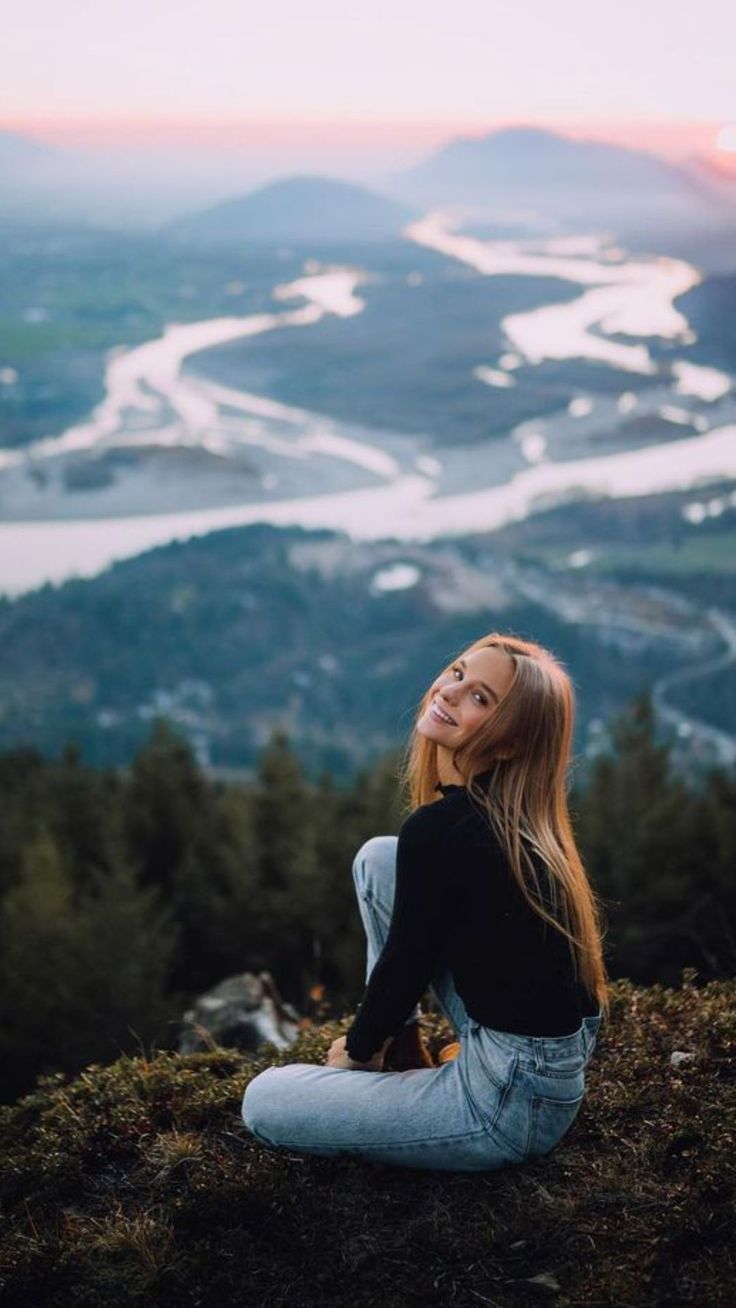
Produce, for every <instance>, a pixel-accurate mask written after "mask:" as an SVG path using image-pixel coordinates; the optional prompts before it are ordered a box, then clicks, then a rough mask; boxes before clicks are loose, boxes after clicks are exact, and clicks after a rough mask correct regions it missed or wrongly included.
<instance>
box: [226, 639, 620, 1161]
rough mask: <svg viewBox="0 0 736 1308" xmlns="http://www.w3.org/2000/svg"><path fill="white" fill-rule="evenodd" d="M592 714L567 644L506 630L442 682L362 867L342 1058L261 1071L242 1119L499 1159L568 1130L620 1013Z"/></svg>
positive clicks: (334, 1050) (269, 1130) (329, 1138)
mask: <svg viewBox="0 0 736 1308" xmlns="http://www.w3.org/2000/svg"><path fill="white" fill-rule="evenodd" d="M574 711H575V700H574V693H573V688H572V684H571V682H570V679H569V677H568V675H567V673H566V672H565V671H564V669H563V667H562V666H561V665H560V663H559V662H558V661H557V660H556V659H555V658H554V657H553V656H552V655H551V654H550V653H549V651H548V650H546V649H544V648H543V647H541V646H540V645H537V644H535V643H534V642H532V641H526V640H521V639H519V638H517V637H515V636H505V635H501V634H499V633H496V632H492V633H491V634H490V635H488V636H484V637H482V638H481V639H480V640H477V641H475V642H474V643H473V644H472V645H470V647H469V648H468V649H466V650H465V652H464V654H462V655H460V656H459V657H458V658H456V659H455V660H453V662H452V663H450V664H449V665H448V666H447V667H446V668H445V669H444V670H443V671H442V672H441V673H440V675H439V677H438V678H437V679H436V681H435V682H434V684H433V685H432V686H431V687H430V689H429V690H428V691H427V693H426V694H425V696H424V698H423V699H422V701H421V705H420V709H419V714H418V717H417V720H416V723H415V727H414V731H413V733H412V738H411V742H410V748H409V751H408V755H407V758H406V761H405V765H404V768H403V777H402V780H404V781H405V782H407V783H408V787H409V792H410V795H411V805H410V807H411V812H410V813H409V815H408V817H407V818H406V819H405V820H404V822H403V824H402V826H401V829H400V831H399V835H398V837H396V836H374V837H372V838H371V839H369V840H367V841H366V842H365V844H364V845H363V846H362V847H361V848H360V849H359V851H358V853H357V855H356V858H355V861H354V863H353V877H354V881H355V886H356V891H357V895H358V904H359V908H360V913H361V917H362V920H363V924H364V926H365V930H366V935H367V945H368V949H367V969H366V982H367V985H366V991H365V994H364V997H363V1000H362V1003H361V1004H360V1006H359V1010H358V1012H357V1014H356V1016H355V1018H354V1020H353V1022H352V1025H351V1026H350V1028H349V1030H348V1031H347V1033H346V1035H345V1036H341V1037H340V1038H339V1039H337V1040H335V1041H333V1043H332V1045H331V1046H330V1049H329V1052H328V1054H327V1059H326V1064H325V1065H324V1066H322V1065H314V1064H309V1063H292V1064H288V1065H286V1066H284V1067H271V1068H267V1069H266V1070H265V1071H264V1072H261V1073H260V1074H259V1075H258V1076H256V1077H254V1078H253V1080H252V1081H251V1082H250V1084H249V1085H248V1087H247V1088H246V1091H245V1096H244V1099H243V1110H242V1111H243V1119H244V1121H245V1123H246V1126H248V1127H249V1129H250V1130H251V1131H252V1132H253V1134H254V1135H256V1136H257V1137H258V1138H259V1139H260V1140H262V1141H263V1142H264V1143H265V1144H267V1145H273V1146H275V1147H277V1148H279V1147H281V1148H288V1149H292V1150H296V1151H298V1152H305V1153H312V1154H323V1155H328V1156H331V1155H335V1154H337V1153H343V1152H345V1153H352V1154H358V1155H360V1156H362V1157H364V1158H366V1159H372V1160H373V1161H375V1162H381V1163H390V1164H396V1165H398V1166H405V1167H420V1168H430V1169H439V1170H451V1171H485V1170H491V1169H493V1168H497V1167H502V1166H505V1165H508V1164H512V1163H519V1162H523V1161H524V1159H526V1158H534V1157H538V1156H540V1155H542V1154H546V1153H548V1152H549V1151H550V1150H551V1149H553V1148H554V1146H555V1145H556V1144H557V1143H558V1142H559V1141H560V1140H561V1139H562V1137H563V1136H564V1135H565V1133H566V1131H567V1130H568V1129H569V1127H570V1126H571V1124H572V1122H573V1121H574V1119H575V1117H576V1115H577V1113H578V1110H579V1108H580V1105H581V1103H582V1100H583V1095H584V1091H585V1071H586V1067H587V1064H588V1061H589V1059H590V1056H591V1054H592V1052H593V1049H594V1047H595V1043H596V1038H597V1033H598V1027H599V1024H600V1022H601V1019H602V1017H603V1014H604V1012H605V1013H607V1012H608V994H607V976H606V971H605V966H604V962H603V954H602V932H601V926H600V913H599V906H598V902H597V898H596V896H595V894H594V892H593V890H592V888H591V886H590V884H589V882H588V879H587V876H586V873H585V869H584V867H583V865H582V862H581V859H580V856H579V854H578V851H577V849H576V846H575V840H574V836H573V833H572V829H571V825H570V818H569V814H568V807H567V797H566V773H567V768H568V764H569V758H570V749H571V742H572V735H573V722H574ZM428 987H429V988H431V990H432V991H433V993H434V995H435V997H436V999H437V1002H438V1004H439V1006H440V1008H441V1010H442V1012H443V1013H444V1015H445V1017H446V1018H447V1020H448V1022H449V1023H450V1024H451V1025H452V1027H453V1028H454V1030H455V1033H456V1035H457V1037H458V1040H459V1046H460V1047H459V1053H458V1056H457V1058H456V1059H454V1060H451V1061H447V1062H445V1063H443V1064H442V1065H441V1066H439V1067H435V1066H434V1065H433V1062H432V1059H431V1058H430V1057H429V1056H428V1053H427V1050H426V1047H425V1046H424V1045H423V1042H422V1040H421V1037H420V1035H419V1028H418V1018H419V1017H420V1015H421V1008H420V1005H419V1000H420V998H421V997H422V995H423V994H424V993H425V991H426V989H427V988H428ZM392 1055H393V1057H392ZM389 1068H391V1069H393V1070H389ZM397 1068H398V1069H403V1070H396V1069H397ZM366 1073H369V1075H366Z"/></svg>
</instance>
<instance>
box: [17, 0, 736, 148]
mask: <svg viewBox="0 0 736 1308" xmlns="http://www.w3.org/2000/svg"><path fill="white" fill-rule="evenodd" d="M735 49H736V5H735V4H733V3H732V0H699V3H698V4H687V5H686V4H683V3H679V4H678V3H677V0H674V3H673V0H616V4H615V5H614V4H609V5H604V4H591V3H590V0H559V3H554V0H453V3H452V4H451V5H449V4H447V2H446V0H442V2H441V3H439V2H438V0H371V4H370V5H368V4H365V3H360V4H358V3H351V0H308V2H307V0H270V3H268V4H261V3H259V4H255V3H254V2H253V0H208V3H207V4H205V5H203V4H202V3H201V0H154V3H151V2H150V0H103V3H101V4H99V5H97V6H95V5H92V4H91V3H90V2H89V0H64V3H63V4H59V3H58V0H24V2H23V4H22V5H18V6H17V12H16V15H15V16H13V17H8V16H6V17H5V19H4V21H3V41H2V45H1V47H0V85H2V93H1V99H0V126H2V127H5V128H11V129H13V130H21V131H28V132H31V133H32V134H34V135H37V136H41V137H43V138H45V139H47V140H49V141H53V142H56V143H62V142H63V143H65V144H79V145H85V144H86V145H90V146H92V145H96V146H104V145H116V146H118V147H120V146H124V147H129V148H142V149H145V148H152V147H161V146H163V145H167V144H169V145H172V146H185V147H187V148H197V147H199V148H205V149H223V150H233V149H235V150H248V149H250V148H253V149H261V150H263V149H273V148H276V149H277V150H278V148H280V146H283V147H286V148H288V145H289V142H292V143H293V141H294V140H295V139H297V138H300V139H302V140H309V141H311V142H312V144H313V145H314V146H315V147H318V148H323V149H324V151H325V153H326V157H327V156H328V155H329V153H330V151H331V150H335V149H338V150H339V151H341V152H342V153H344V151H345V150H346V149H351V148H354V149H355V151H356V152H357V154H360V152H361V151H366V150H367V151H374V152H375V151H376V150H379V151H380V150H381V149H386V148H387V147H389V146H390V144H391V143H393V145H394V146H395V147H397V148H398V149H399V151H402V150H403V151H405V150H406V149H411V148H412V147H415V148H416V149H417V150H419V151H421V150H424V149H426V148H428V147H430V146H432V145H434V144H437V143H441V142H442V141H443V140H445V139H449V138H450V137H451V136H454V135H457V134H458V133H459V132H467V133H469V134H470V133H476V134H477V133H480V132H481V131H484V130H485V131H487V130H491V129H493V128H495V127H498V126H503V125H505V124H507V123H512V122H523V123H526V124H528V125H531V124H536V125H539V126H549V127H552V128H557V129H560V130H565V129H566V130H568V131H570V133H571V134H575V135H597V136H604V137H606V138H607V139H620V140H623V141H625V142H626V143H631V144H641V145H645V146H649V147H651V148H654V149H659V150H661V151H662V152H663V153H666V154H669V155H671V156H675V157H676V156H678V155H684V154H687V153H689V152H691V151H696V150H697V151H699V152H703V153H707V152H708V151H713V152H714V153H716V154H717V153H718V151H717V149H716V144H715V141H716V133H717V132H718V130H719V128H722V127H724V126H727V125H728V124H732V123H734V122H736V98H735V94H734V86H735V84H736V78H735V77H734V50H735ZM735 158H736V153H734V154H731V158H730V159H729V163H730V162H731V160H733V159H735Z"/></svg>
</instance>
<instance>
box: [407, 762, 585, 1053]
mask: <svg viewBox="0 0 736 1308" xmlns="http://www.w3.org/2000/svg"><path fill="white" fill-rule="evenodd" d="M438 788H440V789H441V790H442V798H441V799H439V800H437V801H435V802H434V803H432V804H430V805H425V806H424V807H423V808H422V809H421V810H416V811H415V814H412V817H416V816H418V815H419V814H420V813H421V814H422V815H423V814H424V813H426V814H427V816H428V820H430V821H432V823H433V825H434V829H435V835H436V839H437V842H438V858H440V857H441V859H442V861H443V863H444V870H443V875H441V876H440V878H439V879H438V882H437V883H436V884H437V886H438V888H439V889H440V890H441V891H442V893H443V897H444V898H445V901H446V904H447V917H446V931H445V953H446V957H445V962H446V964H447V966H448V967H449V968H450V970H451V972H452V975H453V980H454V983H455V988H456V989H457V992H458V994H459V995H460V997H461V998H462V1000H463V1002H464V1004H465V1007H466V1008H467V1010H468V1014H469V1015H470V1016H471V1017H472V1018H474V1020H475V1021H477V1022H480V1023H481V1024H482V1025H483V1026H490V1027H493V1028H494V1029H496V1030H499V1031H511V1032H516V1033H517V1034H520V1035H551V1036H555V1035H568V1034H569V1033H571V1032H573V1031H577V1029H578V1028H579V1026H580V1023H581V1021H582V1018H583V1016H586V1015H588V1014H592V1013H595V1012H596V1011H597V1009H598V1005H597V1003H596V1002H595V1000H593V999H592V998H591V996H589V995H588V994H587V992H586V991H585V990H584V988H582V987H581V986H580V985H579V984H578V982H577V980H576V977H575V974H574V968H573V962H572V957H571V954H570V947H569V945H568V941H567V938H566V937H565V936H564V935H563V934H562V933H561V932H560V931H558V930H557V929H556V928H555V927H553V926H551V925H549V924H548V923H546V922H545V921H544V919H543V918H542V917H540V915H539V913H537V912H535V911H534V909H533V908H532V907H531V906H530V905H529V903H528V902H527V900H526V898H525V897H524V894H523V892H522V890H521V889H520V887H519V885H518V882H517V880H516V878H515V876H514V874H513V872H512V870H511V867H510V864H509V861H508V858H507V856H506V853H505V851H504V850H503V848H502V846H501V845H500V843H499V840H498V838H497V836H496V834H495V832H494V831H493V830H492V829H491V827H490V825H489V822H488V820H487V818H486V817H485V816H484V814H483V813H482V812H479V811H478V808H477V806H476V804H475V802H474V801H473V800H472V799H471V797H470V795H469V793H468V791H467V790H466V789H465V788H464V787H462V786H442V787H438ZM532 858H533V861H534V865H535V868H536V870H537V875H538V877H539V882H540V889H541V891H542V893H543V895H544V896H545V899H544V903H545V907H546V908H547V910H548V911H550V907H551V902H550V897H549V880H548V874H547V872H546V869H545V867H544V865H543V863H542V861H541V859H540V858H539V857H538V855H537V854H536V852H535V851H532Z"/></svg>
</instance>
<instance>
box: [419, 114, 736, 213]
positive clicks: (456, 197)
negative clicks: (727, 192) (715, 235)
mask: <svg viewBox="0 0 736 1308" xmlns="http://www.w3.org/2000/svg"><path fill="white" fill-rule="evenodd" d="M393 185H394V189H395V190H396V191H397V193H398V194H401V195H404V196H406V197H407V198H411V199H413V200H414V201H416V202H421V203H423V204H433V205H434V204H444V203H461V204H469V205H473V204H481V205H487V204H490V203H493V204H494V205H495V206H496V207H497V208H498V209H500V210H501V211H502V212H503V211H510V210H512V209H514V208H523V207H528V208H529V209H531V210H532V211H535V210H536V211H538V213H539V215H540V216H541V217H543V218H544V220H545V221H546V222H548V223H552V222H553V221H554V220H555V219H556V220H576V221H577V222H578V223H585V222H589V221H600V222H604V223H606V224H616V223H619V222H621V221H624V220H627V219H628V220H630V221H633V220H637V221H643V220H644V219H645V218H646V217H647V216H648V217H650V218H654V217H655V216H656V218H657V220H658V222H659V223H660V225H661V227H662V228H664V229H666V228H668V227H670V226H671V225H673V224H674V225H676V224H678V223H682V222H688V221H690V222H695V221H700V220H702V218H703V214H704V213H706V212H707V211H708V210H709V208H710V207H711V205H713V207H714V211H715V215H716V216H717V214H718V212H719V211H720V208H721V207H720V206H715V202H714V201H713V200H712V198H711V195H710V192H709V190H708V189H707V188H706V187H702V188H699V187H698V185H697V182H696V179H695V177H694V176H693V175H690V174H686V173H685V172H684V171H683V170H681V169H680V168H678V167H677V166H676V165H674V164H670V163H668V162H666V161H665V160H663V159H661V158H660V157H659V156H657V155H655V154H652V153H650V152H648V151H645V150H632V149H630V148H627V147H625V146H619V145H611V144H608V143H606V142H600V141H586V140H572V139H570V138H568V137H564V136H561V135H559V134H558V133H556V132H552V131H546V130H544V129H541V128H536V127H523V126H519V127H507V128H504V129H502V130H500V131H497V132H491V133H489V134H488V135H487V136H480V137H473V138H460V139H458V140H455V141H451V142H450V143H449V144H448V145H446V146H443V147H442V149H440V150H438V151H436V152H435V153H434V154H432V155H431V156H430V157H429V158H428V159H427V160H426V161H425V162H424V163H422V164H419V165H417V166H416V167H415V168H411V169H408V170H406V171H405V172H403V173H399V174H396V175H395V177H394V178H393Z"/></svg>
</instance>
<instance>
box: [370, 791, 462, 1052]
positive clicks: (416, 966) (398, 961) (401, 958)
mask: <svg viewBox="0 0 736 1308" xmlns="http://www.w3.org/2000/svg"><path fill="white" fill-rule="evenodd" d="M437 809H438V805H437V804H427V805H423V806H422V807H421V808H417V809H415V810H414V812H413V813H410V814H409V816H408V817H407V818H406V819H405V820H404V822H403V824H402V826H401V829H400V831H399V839H398V844H397V847H396V877H395V889H394V904H393V912H392V915H391V924H390V926H389V931H388V936H387V938H386V942H385V944H384V947H383V949H382V951H381V954H380V956H379V957H378V959H377V960H376V963H375V966H374V967H373V970H372V972H371V974H370V977H369V978H368V984H367V987H366V990H365V994H364V996H363V1000H362V1002H361V1004H360V1005H359V1007H358V1012H357V1015H356V1017H355V1019H354V1021H353V1024H352V1026H351V1027H350V1029H349V1030H348V1032H347V1035H346V1038H345V1050H346V1052H347V1054H348V1057H349V1058H353V1059H355V1060H356V1062H360V1063H365V1062H368V1061H369V1060H370V1059H371V1058H372V1057H373V1055H374V1054H375V1053H377V1052H378V1050H379V1049H380V1047H381V1045H382V1044H383V1042H384V1040H385V1039H386V1038H387V1036H390V1035H395V1034H396V1033H397V1032H398V1031H399V1029H400V1027H401V1025H402V1024H403V1022H404V1021H405V1020H406V1018H407V1017H408V1016H409V1013H410V1012H411V1010H412V1009H413V1007H414V1005H415V1004H416V1003H417V1002H418V1000H419V999H421V997H422V995H423V994H424V992H425V990H426V989H427V986H428V985H429V982H430V979H431V976H432V973H433V971H434V968H435V965H436V963H437V961H438V959H439V953H440V943H441V936H442V930H441V926H442V922H443V912H446V905H445V904H444V902H443V893H442V887H443V867H444V859H443V852H442V851H443V843H444V842H443V835H444V826H443V823H442V820H441V815H440V814H439V813H438V811H437Z"/></svg>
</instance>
